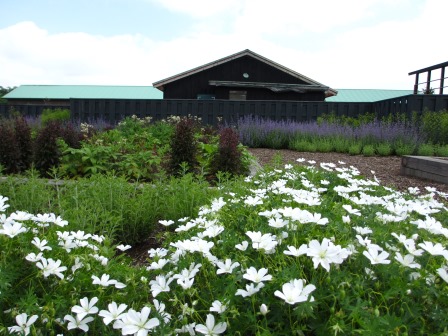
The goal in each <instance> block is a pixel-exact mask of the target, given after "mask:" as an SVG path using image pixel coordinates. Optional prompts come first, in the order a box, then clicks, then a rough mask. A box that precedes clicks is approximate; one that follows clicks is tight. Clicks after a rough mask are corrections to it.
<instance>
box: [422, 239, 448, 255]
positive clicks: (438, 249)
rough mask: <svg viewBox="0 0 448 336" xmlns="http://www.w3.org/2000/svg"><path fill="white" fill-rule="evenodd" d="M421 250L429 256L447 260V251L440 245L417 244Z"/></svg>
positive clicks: (427, 242) (429, 243)
mask: <svg viewBox="0 0 448 336" xmlns="http://www.w3.org/2000/svg"><path fill="white" fill-rule="evenodd" d="M418 246H420V247H421V248H422V249H424V250H425V251H427V252H428V253H429V254H431V255H442V256H444V257H445V258H447V259H448V251H447V250H445V248H444V247H443V246H442V244H440V243H436V244H434V243H433V242H430V241H425V242H423V243H420V244H418Z"/></svg>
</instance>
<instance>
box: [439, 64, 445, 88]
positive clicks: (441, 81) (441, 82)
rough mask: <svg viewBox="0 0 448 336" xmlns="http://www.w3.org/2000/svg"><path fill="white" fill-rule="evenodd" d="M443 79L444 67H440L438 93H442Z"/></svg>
mask: <svg viewBox="0 0 448 336" xmlns="http://www.w3.org/2000/svg"><path fill="white" fill-rule="evenodd" d="M444 79H445V67H442V71H441V72H440V90H439V94H443V87H444V84H443V83H444Z"/></svg>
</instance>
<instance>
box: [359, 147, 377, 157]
mask: <svg viewBox="0 0 448 336" xmlns="http://www.w3.org/2000/svg"><path fill="white" fill-rule="evenodd" d="M362 154H363V155H364V156H373V155H375V148H374V147H373V145H365V146H364V147H363V148H362Z"/></svg>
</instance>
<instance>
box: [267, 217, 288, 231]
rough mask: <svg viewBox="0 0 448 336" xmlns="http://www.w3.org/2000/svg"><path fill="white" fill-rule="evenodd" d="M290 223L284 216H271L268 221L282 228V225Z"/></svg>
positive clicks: (271, 224) (269, 223)
mask: <svg viewBox="0 0 448 336" xmlns="http://www.w3.org/2000/svg"><path fill="white" fill-rule="evenodd" d="M288 224H289V221H288V220H284V219H282V218H270V219H269V221H268V225H269V226H271V227H274V228H277V229H281V228H282V227H284V226H286V225H288Z"/></svg>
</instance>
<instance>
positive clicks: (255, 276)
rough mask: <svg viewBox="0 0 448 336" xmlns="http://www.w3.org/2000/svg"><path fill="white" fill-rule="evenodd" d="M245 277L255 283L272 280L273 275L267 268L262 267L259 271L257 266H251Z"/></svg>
mask: <svg viewBox="0 0 448 336" xmlns="http://www.w3.org/2000/svg"><path fill="white" fill-rule="evenodd" d="M243 278H244V279H246V280H249V281H252V282H254V283H260V282H263V281H270V280H272V275H270V274H268V269H267V268H260V269H259V270H258V271H257V269H256V268H255V267H250V268H248V269H247V270H246V273H245V274H244V275H243Z"/></svg>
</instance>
